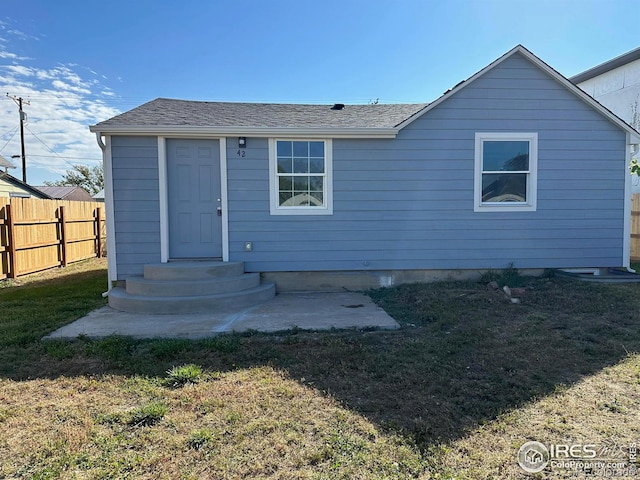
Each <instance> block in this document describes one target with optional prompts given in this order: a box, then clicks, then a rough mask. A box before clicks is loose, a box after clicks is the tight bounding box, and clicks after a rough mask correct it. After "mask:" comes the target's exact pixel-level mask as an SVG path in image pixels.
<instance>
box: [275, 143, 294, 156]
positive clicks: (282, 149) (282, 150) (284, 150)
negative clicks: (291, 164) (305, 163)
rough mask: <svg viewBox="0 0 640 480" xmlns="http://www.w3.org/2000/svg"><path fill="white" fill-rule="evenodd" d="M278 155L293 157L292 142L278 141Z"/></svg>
mask: <svg viewBox="0 0 640 480" xmlns="http://www.w3.org/2000/svg"><path fill="white" fill-rule="evenodd" d="M278 156H279V157H291V156H292V155H291V142H281V141H279V142H278Z"/></svg>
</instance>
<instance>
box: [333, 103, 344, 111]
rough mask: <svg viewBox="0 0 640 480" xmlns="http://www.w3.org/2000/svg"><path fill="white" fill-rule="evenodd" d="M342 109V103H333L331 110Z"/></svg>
mask: <svg viewBox="0 0 640 480" xmlns="http://www.w3.org/2000/svg"><path fill="white" fill-rule="evenodd" d="M343 108H344V103H335V104H334V105H333V107H331V110H342V109H343Z"/></svg>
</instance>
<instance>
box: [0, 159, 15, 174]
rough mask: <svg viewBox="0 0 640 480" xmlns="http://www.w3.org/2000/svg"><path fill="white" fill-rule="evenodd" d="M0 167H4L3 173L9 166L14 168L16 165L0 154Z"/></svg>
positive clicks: (7, 170) (6, 171)
mask: <svg viewBox="0 0 640 480" xmlns="http://www.w3.org/2000/svg"><path fill="white" fill-rule="evenodd" d="M0 168H3V169H4V173H8V172H9V169H10V168H16V166H15V165H14V164H13V163H11V162H10V161H9V160H7V159H6V158H4V157H3V156H2V155H0Z"/></svg>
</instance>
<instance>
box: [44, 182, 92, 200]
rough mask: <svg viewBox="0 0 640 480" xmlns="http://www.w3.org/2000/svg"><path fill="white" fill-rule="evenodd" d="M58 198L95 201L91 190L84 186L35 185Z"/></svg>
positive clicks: (52, 196)
mask: <svg viewBox="0 0 640 480" xmlns="http://www.w3.org/2000/svg"><path fill="white" fill-rule="evenodd" d="M35 188H37V189H38V190H40V191H41V192H44V193H46V194H47V195H49V196H50V197H51V198H55V199H56V200H74V201H77V202H93V201H94V199H93V197H92V196H91V194H90V193H89V192H87V191H86V190H85V189H84V188H82V187H74V186H46V185H43V186H38V187H35Z"/></svg>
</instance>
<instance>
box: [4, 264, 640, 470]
mask: <svg viewBox="0 0 640 480" xmlns="http://www.w3.org/2000/svg"><path fill="white" fill-rule="evenodd" d="M87 268H88V270H87V271H81V272H76V273H72V274H68V273H69V271H62V270H61V271H59V273H60V274H61V277H60V278H57V279H56V278H51V279H48V280H45V281H41V282H38V281H35V282H31V283H25V284H22V285H20V286H18V287H17V288H15V287H16V285H13V286H8V288H3V289H0V302H1V304H2V306H3V308H2V309H0V378H1V379H0V478H2V477H9V478H14V477H16V478H41V479H42V478H124V477H130V478H228V479H234V478H270V479H276V478H287V479H289V478H313V479H323V478H326V479H335V478H338V479H339V478H345V479H358V478H366V479H378V478H390V479H393V478H397V479H406V478H425V479H428V478H438V479H447V478H448V479H453V478H466V479H475V478H487V479H488V478H522V476H523V475H524V472H520V471H519V470H518V467H517V466H516V464H515V455H516V452H517V450H518V448H519V446H520V445H521V444H522V443H523V442H524V441H525V440H530V439H535V440H539V441H541V442H545V443H553V442H558V441H560V440H562V441H564V440H567V441H568V440H572V441H573V440H576V441H580V442H583V443H584V442H594V443H598V442H601V441H607V440H613V439H615V440H616V441H619V442H624V441H627V440H628V439H633V435H634V430H633V428H634V425H635V423H634V421H635V418H634V415H636V414H637V411H638V410H639V409H640V408H639V407H640V405H639V400H638V388H639V381H640V378H639V375H640V368H639V367H638V352H640V313H639V312H640V285H615V286H613V285H589V284H581V283H576V282H571V281H568V280H564V279H557V278H541V279H530V278H522V277H520V276H519V275H518V274H517V272H516V271H515V270H510V271H508V272H507V273H506V274H504V275H500V274H497V273H494V274H492V279H494V280H496V281H498V282H499V283H501V284H500V287H501V286H502V283H508V284H509V285H510V286H518V287H524V288H526V295H525V296H523V297H522V302H521V303H520V304H512V303H511V302H509V301H508V299H506V298H505V296H504V293H502V291H501V290H492V289H488V288H487V286H486V282H484V283H477V282H445V283H437V284H429V285H406V286H402V287H398V288H390V289H381V290H377V291H374V292H370V295H371V296H372V298H374V299H375V301H376V302H377V303H378V304H379V305H381V306H383V307H384V308H385V310H387V311H388V312H389V313H390V314H392V315H393V316H394V317H395V318H396V319H397V320H398V322H399V323H400V324H401V326H402V328H401V329H400V330H397V331H384V332H380V331H369V332H354V331H331V332H322V333H321V332H302V331H293V332H284V333H276V334H257V333H256V332H250V333H247V334H243V335H222V336H218V337H215V338H211V339H207V340H202V341H188V340H183V339H163V340H134V339H131V338H126V337H108V338H105V339H102V340H90V339H87V338H79V339H77V340H76V341H73V342H66V341H55V342H42V341H41V340H40V339H41V337H42V336H43V335H45V334H46V333H49V332H50V331H51V330H53V329H54V328H57V327H59V326H61V325H64V324H65V323H68V322H69V321H72V320H74V319H75V318H78V317H79V316H81V315H83V314H84V313H86V312H88V311H89V310H91V309H92V308H96V307H97V306H100V305H103V304H104V299H102V297H101V296H100V293H101V292H102V291H103V290H104V286H105V285H106V275H105V270H104V265H100V264H96V265H95V268H94V269H91V268H90V265H87ZM554 475H555V476H556V477H558V476H561V474H560V473H559V472H557V471H551V472H550V471H547V472H543V474H541V475H539V478H547V477H550V478H553V477H554Z"/></svg>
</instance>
